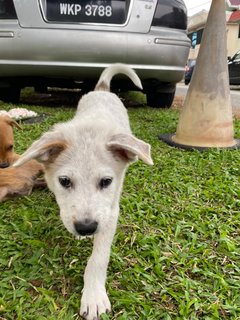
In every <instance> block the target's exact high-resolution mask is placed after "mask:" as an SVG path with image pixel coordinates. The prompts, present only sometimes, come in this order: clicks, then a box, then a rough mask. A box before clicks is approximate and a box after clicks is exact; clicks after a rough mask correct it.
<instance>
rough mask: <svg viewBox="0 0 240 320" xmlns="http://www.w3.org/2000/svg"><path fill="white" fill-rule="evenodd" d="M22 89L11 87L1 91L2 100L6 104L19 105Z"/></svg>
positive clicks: (0, 98)
mask: <svg viewBox="0 0 240 320" xmlns="http://www.w3.org/2000/svg"><path fill="white" fill-rule="evenodd" d="M20 94H21V88H19V87H9V88H1V89H0V100H2V101H4V102H12V103H18V102H19V100H20Z"/></svg>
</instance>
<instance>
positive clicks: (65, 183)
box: [58, 176, 72, 189]
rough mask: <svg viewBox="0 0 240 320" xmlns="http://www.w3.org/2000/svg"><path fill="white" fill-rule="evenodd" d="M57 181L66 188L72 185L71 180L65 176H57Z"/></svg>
mask: <svg viewBox="0 0 240 320" xmlns="http://www.w3.org/2000/svg"><path fill="white" fill-rule="evenodd" d="M58 181H59V183H60V185H61V186H63V188H65V189H68V188H71V187H72V181H71V179H70V178H68V177H67V176H62V177H59V178H58Z"/></svg>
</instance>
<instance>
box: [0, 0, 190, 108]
mask: <svg viewBox="0 0 240 320" xmlns="http://www.w3.org/2000/svg"><path fill="white" fill-rule="evenodd" d="M186 29H187V14H186V7H185V4H184V1H183V0H0V99H1V100H3V101H8V102H18V101H19V97H20V92H21V89H22V88H24V87H27V86H31V87H35V88H36V89H37V90H42V91H44V90H46V89H47V88H49V87H53V86H54V87H60V88H61V87H62V88H80V89H82V91H83V92H85V91H88V90H90V89H92V88H93V86H94V84H95V83H96V80H97V79H98V77H99V75H100V73H101V71H102V70H103V69H104V68H105V67H106V66H108V65H109V64H111V63H115V62H122V63H127V64H129V65H131V67H133V68H134V69H135V70H136V72H137V74H138V75H139V77H140V78H141V80H142V83H143V90H144V93H145V94H146V95H147V103H148V105H150V106H152V107H169V106H170V105H171V104H172V101H173V98H174V94H175V89H176V83H177V82H179V81H180V80H181V79H182V78H183V75H184V67H185V64H186V61H187V58H188V53H189V48H190V40H189V39H188V37H187V34H186ZM112 85H113V90H114V89H116V90H117V89H121V90H131V89H135V88H132V87H131V83H130V82H128V80H127V79H126V78H124V77H116V79H115V81H113V83H112Z"/></svg>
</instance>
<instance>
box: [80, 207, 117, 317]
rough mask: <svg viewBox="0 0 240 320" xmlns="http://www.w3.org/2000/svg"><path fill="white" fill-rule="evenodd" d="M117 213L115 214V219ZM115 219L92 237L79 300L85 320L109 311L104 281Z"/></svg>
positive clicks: (81, 313) (109, 306)
mask: <svg viewBox="0 0 240 320" xmlns="http://www.w3.org/2000/svg"><path fill="white" fill-rule="evenodd" d="M117 215H118V211H117V212H116V217H117ZM116 224H117V219H116V221H113V222H112V225H109V228H108V229H106V230H105V231H104V232H99V233H98V234H96V235H95V236H94V243H93V252H92V255H91V256H90V258H89V260H88V264H87V267H86V269H85V273H84V288H83V294H82V298H81V308H80V315H81V316H83V317H84V318H85V319H87V320H97V319H100V315H101V314H102V313H106V312H110V311H111V304H110V301H109V299H108V296H107V292H106V288H105V281H106V274H107V266H108V262H109V256H110V250H111V244H112V240H113V237H114V234H115V229H116Z"/></svg>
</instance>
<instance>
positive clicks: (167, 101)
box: [146, 90, 175, 108]
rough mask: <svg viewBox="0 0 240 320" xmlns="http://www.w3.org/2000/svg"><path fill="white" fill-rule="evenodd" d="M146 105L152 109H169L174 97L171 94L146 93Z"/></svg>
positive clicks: (172, 93) (173, 94)
mask: <svg viewBox="0 0 240 320" xmlns="http://www.w3.org/2000/svg"><path fill="white" fill-rule="evenodd" d="M146 96H147V105H148V106H149V107H152V108H170V107H171V105H172V103H173V99H174V96H175V90H174V91H173V92H158V91H156V92H147V93H146Z"/></svg>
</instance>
